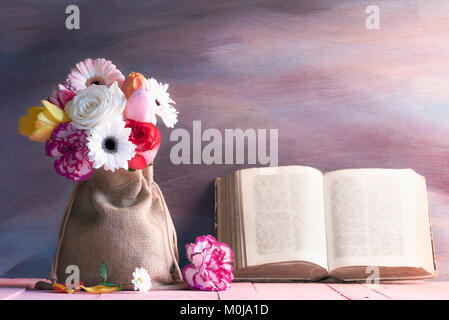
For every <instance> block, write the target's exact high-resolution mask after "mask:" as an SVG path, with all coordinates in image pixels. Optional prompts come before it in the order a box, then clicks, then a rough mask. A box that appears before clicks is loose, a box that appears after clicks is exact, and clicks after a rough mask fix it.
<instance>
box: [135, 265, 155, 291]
mask: <svg viewBox="0 0 449 320" xmlns="http://www.w3.org/2000/svg"><path fill="white" fill-rule="evenodd" d="M133 277H134V279H133V281H132V283H133V284H134V290H139V291H140V292H143V293H146V292H148V290H150V289H151V277H150V275H149V274H148V272H147V270H145V269H144V268H136V271H134V272H133Z"/></svg>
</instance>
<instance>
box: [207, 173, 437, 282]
mask: <svg viewBox="0 0 449 320" xmlns="http://www.w3.org/2000/svg"><path fill="white" fill-rule="evenodd" d="M215 228H216V229H215V232H216V237H217V240H218V241H220V242H226V243H228V244H229V245H230V246H231V248H232V249H233V251H234V260H235V261H234V276H235V278H236V279H242V280H243V279H244V280H256V281H257V280H264V281H270V280H273V281H279V280H283V279H284V280H314V281H315V280H319V279H323V278H326V277H329V276H331V277H333V278H335V279H337V280H343V281H362V280H366V279H367V278H368V277H370V276H371V279H372V278H373V277H374V278H378V279H381V280H387V279H388V280H397V279H423V278H433V277H435V276H436V265H435V259H434V253H433V241H432V233H431V228H430V219H429V209H428V201H427V191H426V182H425V179H424V177H422V176H420V175H418V174H417V173H416V172H415V171H413V170H411V169H399V170H394V169H347V170H338V171H332V172H328V173H326V174H324V175H323V174H322V173H321V172H320V171H318V170H316V169H314V168H311V167H303V166H285V167H277V168H271V167H265V168H252V169H244V170H239V171H236V172H234V173H232V174H230V175H228V176H226V177H225V178H217V179H216V181H215Z"/></svg>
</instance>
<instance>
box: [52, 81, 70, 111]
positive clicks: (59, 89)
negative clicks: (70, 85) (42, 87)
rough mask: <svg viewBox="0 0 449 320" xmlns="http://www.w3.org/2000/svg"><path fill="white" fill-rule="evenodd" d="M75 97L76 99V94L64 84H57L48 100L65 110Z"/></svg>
mask: <svg viewBox="0 0 449 320" xmlns="http://www.w3.org/2000/svg"><path fill="white" fill-rule="evenodd" d="M73 97H75V94H74V93H73V92H72V91H70V90H69V89H67V87H66V86H64V85H62V84H55V85H54V86H53V87H52V88H51V94H50V96H49V97H48V99H47V100H48V101H50V102H51V103H53V104H55V105H57V106H59V107H60V108H61V109H63V110H64V108H65V105H66V104H67V102H69V101H70V100H72V99H73Z"/></svg>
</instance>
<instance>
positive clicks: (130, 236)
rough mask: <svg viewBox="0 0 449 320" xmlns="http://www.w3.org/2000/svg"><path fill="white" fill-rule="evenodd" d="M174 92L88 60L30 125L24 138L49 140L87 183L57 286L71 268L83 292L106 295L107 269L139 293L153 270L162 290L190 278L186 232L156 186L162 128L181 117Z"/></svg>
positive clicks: (66, 237) (65, 232) (58, 254)
mask: <svg viewBox="0 0 449 320" xmlns="http://www.w3.org/2000/svg"><path fill="white" fill-rule="evenodd" d="M167 89H168V85H167V84H161V83H159V82H158V81H156V80H155V79H154V78H150V79H147V78H146V77H144V76H143V75H142V74H140V73H135V72H132V73H130V74H129V75H128V77H126V78H125V77H124V76H123V74H122V73H121V72H120V71H119V70H118V69H117V68H116V67H115V65H113V64H112V63H111V61H107V60H106V59H103V58H98V59H86V60H84V61H81V62H79V63H77V64H76V65H75V66H74V67H73V68H72V69H71V71H70V73H69V75H68V76H67V79H66V80H65V83H64V84H57V85H55V86H54V87H53V88H52V90H51V93H50V96H49V97H48V98H47V99H45V100H42V101H41V104H42V105H41V106H38V107H31V108H29V110H28V114H27V115H26V116H24V117H21V118H20V120H19V132H20V133H21V134H23V135H25V136H28V137H29V138H30V139H31V140H33V141H41V142H45V149H46V154H47V155H48V156H50V157H53V158H54V159H55V160H54V168H55V170H56V172H57V173H59V174H60V175H62V176H65V177H66V178H68V179H70V180H72V181H75V182H77V183H76V184H75V186H74V189H73V191H72V194H71V196H70V199H69V201H68V204H67V207H66V209H65V211H64V214H63V216H62V221H61V225H60V229H59V232H58V242H57V245H56V250H55V254H54V256H53V261H52V266H51V272H50V275H49V279H50V280H51V281H52V282H53V284H55V285H56V286H57V287H58V286H62V283H64V280H65V279H66V277H67V274H66V273H65V272H66V268H67V266H70V265H75V266H77V267H78V268H79V270H80V273H81V275H80V281H81V282H82V283H83V286H84V287H85V288H87V290H94V289H95V288H96V289H98V287H95V285H97V284H98V269H97V268H98V267H97V266H98V265H100V264H103V263H104V264H105V265H107V266H108V282H110V283H114V284H127V283H128V285H123V289H132V287H131V285H130V284H129V276H130V274H132V273H133V271H134V270H136V268H141V269H142V268H143V269H145V270H148V274H151V278H152V279H153V280H154V281H153V282H152V283H153V285H154V287H155V288H158V287H164V286H168V285H173V284H176V283H179V281H181V280H182V274H181V270H180V269H179V264H178V259H179V256H178V249H177V240H176V230H175V228H174V225H173V221H172V219H171V216H170V213H169V210H168V207H167V205H166V203H165V200H164V197H163V195H162V192H161V190H160V188H159V186H158V185H157V183H156V182H155V181H154V179H153V168H154V167H153V166H152V164H153V160H154V158H155V156H156V154H157V152H158V149H159V146H160V143H161V133H160V132H159V130H158V128H157V127H156V124H157V120H158V118H160V119H162V121H163V122H164V123H165V125H166V126H167V127H173V126H174V125H175V124H176V122H177V117H178V112H177V111H176V109H175V108H174V107H173V105H174V103H175V102H174V101H173V100H172V99H171V98H170V95H169V94H168V92H167ZM139 270H140V269H139ZM140 279H143V278H142V277H140ZM101 285H104V283H103V284H101ZM92 286H94V289H92ZM106 287H108V286H107V285H106ZM59 288H60V289H61V290H63V289H64V288H63V287H59ZM119 288H120V289H122V286H120V287H119ZM72 289H73V288H72ZM78 289H79V288H78ZM103 289H104V288H102V290H103ZM108 290H111V288H110V287H108Z"/></svg>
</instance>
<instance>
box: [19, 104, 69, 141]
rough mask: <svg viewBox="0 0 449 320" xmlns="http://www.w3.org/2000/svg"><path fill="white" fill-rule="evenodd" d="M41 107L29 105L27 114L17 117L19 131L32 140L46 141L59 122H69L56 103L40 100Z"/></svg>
mask: <svg viewBox="0 0 449 320" xmlns="http://www.w3.org/2000/svg"><path fill="white" fill-rule="evenodd" d="M41 103H42V105H43V107H31V108H29V109H28V114H27V115H26V116H23V117H21V118H20V119H19V133H20V134H21V135H24V136H28V137H29V138H30V140H33V141H41V142H45V141H47V140H48V139H49V138H50V136H51V133H52V132H53V130H54V129H55V128H56V127H57V126H58V125H59V124H60V123H65V122H69V121H70V118H69V116H68V115H67V113H65V111H64V110H62V109H61V108H60V107H58V106H57V105H55V104H53V103H51V102H48V101H46V100H41Z"/></svg>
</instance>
